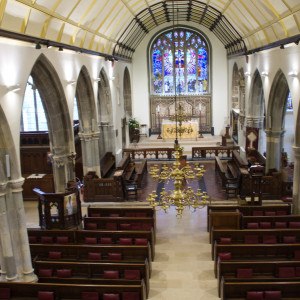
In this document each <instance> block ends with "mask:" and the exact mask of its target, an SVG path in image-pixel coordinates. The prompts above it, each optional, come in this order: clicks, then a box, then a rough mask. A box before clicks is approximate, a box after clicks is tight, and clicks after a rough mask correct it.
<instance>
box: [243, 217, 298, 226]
mask: <svg viewBox="0 0 300 300" xmlns="http://www.w3.org/2000/svg"><path fill="white" fill-rule="evenodd" d="M290 222H293V224H294V225H297V224H296V223H295V222H297V223H298V222H300V215H288V216H286V215H275V216H243V218H242V221H241V228H245V229H246V228H248V227H249V226H250V225H248V223H258V225H259V229H261V228H262V224H261V223H270V224H271V228H280V227H278V226H279V225H280V224H278V223H285V224H286V227H287V228H289V227H290V226H291V224H290ZM282 226H283V224H282V225H281V228H284V227H282ZM299 226H300V223H299Z"/></svg>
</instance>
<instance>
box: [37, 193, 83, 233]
mask: <svg viewBox="0 0 300 300" xmlns="http://www.w3.org/2000/svg"><path fill="white" fill-rule="evenodd" d="M33 191H34V192H35V193H36V195H37V197H38V201H39V204H38V210H39V219H40V227H41V229H77V228H78V227H79V226H81V222H82V215H81V202H80V196H79V193H80V189H78V188H74V189H73V188H72V189H69V190H68V191H67V192H65V193H44V192H43V191H41V190H40V189H34V190H33Z"/></svg>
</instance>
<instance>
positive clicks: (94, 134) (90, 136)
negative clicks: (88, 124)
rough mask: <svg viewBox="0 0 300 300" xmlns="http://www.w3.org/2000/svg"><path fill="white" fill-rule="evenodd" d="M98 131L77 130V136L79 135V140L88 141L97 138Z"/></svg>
mask: <svg viewBox="0 0 300 300" xmlns="http://www.w3.org/2000/svg"><path fill="white" fill-rule="evenodd" d="M99 134H100V132H99V131H93V132H89V133H84V132H79V133H78V136H79V137H80V140H82V141H85V142H89V141H91V140H95V139H99Z"/></svg>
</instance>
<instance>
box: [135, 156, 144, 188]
mask: <svg viewBox="0 0 300 300" xmlns="http://www.w3.org/2000/svg"><path fill="white" fill-rule="evenodd" d="M146 173H147V159H146V158H144V159H143V160H142V162H141V163H139V164H137V166H136V174H137V181H136V182H137V186H138V188H141V187H142V180H143V177H144V175H145V174H146Z"/></svg>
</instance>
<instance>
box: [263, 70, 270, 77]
mask: <svg viewBox="0 0 300 300" xmlns="http://www.w3.org/2000/svg"><path fill="white" fill-rule="evenodd" d="M261 76H264V77H268V76H269V74H268V72H265V71H262V72H261Z"/></svg>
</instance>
